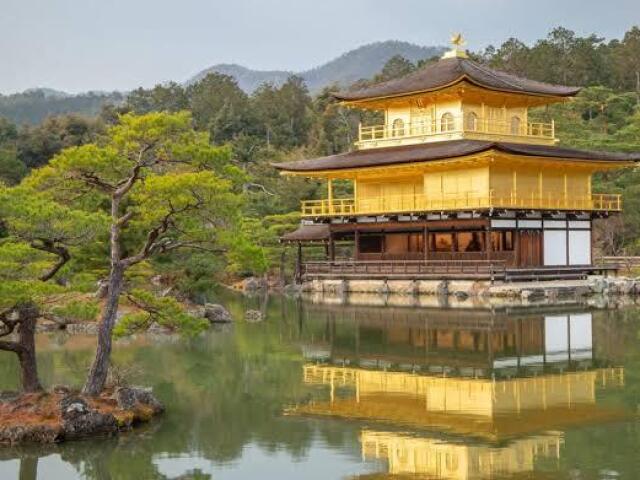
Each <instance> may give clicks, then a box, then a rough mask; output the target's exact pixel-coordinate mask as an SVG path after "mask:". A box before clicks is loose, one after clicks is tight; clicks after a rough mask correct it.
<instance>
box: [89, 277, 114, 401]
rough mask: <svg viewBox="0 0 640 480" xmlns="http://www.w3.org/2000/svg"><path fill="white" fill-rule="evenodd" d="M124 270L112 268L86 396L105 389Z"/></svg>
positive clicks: (97, 393)
mask: <svg viewBox="0 0 640 480" xmlns="http://www.w3.org/2000/svg"><path fill="white" fill-rule="evenodd" d="M123 277H124V268H123V266H122V265H120V264H116V265H114V266H112V268H111V273H110V275H109V284H108V286H107V300H106V304H105V307H104V311H103V313H102V319H101V320H100V325H99V327H98V345H97V348H96V356H95V359H94V360H93V364H92V365H91V370H90V371H89V376H88V377H87V382H86V383H85V385H84V388H83V389H82V392H83V393H84V394H85V395H90V396H94V397H95V396H97V395H99V394H100V392H102V390H103V389H104V385H105V383H106V381H107V374H108V373H109V365H110V361H111V346H112V337H111V335H112V332H113V327H114V325H115V321H116V315H117V314H118V304H119V302H120V293H121V292H122V280H123Z"/></svg>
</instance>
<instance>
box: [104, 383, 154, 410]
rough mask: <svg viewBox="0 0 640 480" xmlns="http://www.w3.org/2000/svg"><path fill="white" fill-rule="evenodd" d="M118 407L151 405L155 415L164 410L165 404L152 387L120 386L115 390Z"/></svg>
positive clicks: (130, 408) (128, 407)
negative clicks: (156, 395)
mask: <svg viewBox="0 0 640 480" xmlns="http://www.w3.org/2000/svg"><path fill="white" fill-rule="evenodd" d="M114 396H115V399H116V401H117V402H118V408H121V409H123V410H133V409H135V408H138V407H139V406H144V407H149V408H150V409H151V410H152V412H153V414H154V415H157V414H159V413H162V412H164V405H163V404H162V402H160V400H158V399H157V398H156V397H155V395H154V394H153V391H152V390H151V389H150V388H142V387H120V388H118V389H117V390H116V392H115V395H114Z"/></svg>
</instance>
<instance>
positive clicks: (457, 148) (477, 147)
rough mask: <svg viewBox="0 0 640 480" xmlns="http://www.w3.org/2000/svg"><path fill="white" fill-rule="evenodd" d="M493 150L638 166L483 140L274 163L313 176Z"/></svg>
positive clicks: (610, 156)
mask: <svg viewBox="0 0 640 480" xmlns="http://www.w3.org/2000/svg"><path fill="white" fill-rule="evenodd" d="M489 150H496V151H499V152H503V153H509V154H514V155H522V156H532V157H548V158H554V159H562V160H582V161H599V162H638V161H640V153H633V154H626V153H610V152H597V151H588V150H576V149H573V148H565V147H555V146H549V145H528V144H522V143H506V142H489V141H483V140H451V141H446V142H431V143H421V144H416V145H406V146H400V147H388V148H371V149H366V150H356V151H354V152H349V153H341V154H337V155H330V156H328V157H320V158H314V159H309V160H300V161H296V162H285V163H274V164H272V165H273V166H274V167H275V168H277V169H278V170H283V171H288V172H314V171H323V170H343V169H349V168H362V167H379V166H386V165H397V164H404V163H414V162H428V161H435V160H446V159H450V158H456V157H463V156H466V155H473V154H479V153H482V152H486V151H489Z"/></svg>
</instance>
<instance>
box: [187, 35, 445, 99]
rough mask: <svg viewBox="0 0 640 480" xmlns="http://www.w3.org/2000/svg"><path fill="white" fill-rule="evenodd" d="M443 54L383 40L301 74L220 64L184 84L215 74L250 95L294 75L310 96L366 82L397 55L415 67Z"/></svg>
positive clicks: (430, 48)
mask: <svg viewBox="0 0 640 480" xmlns="http://www.w3.org/2000/svg"><path fill="white" fill-rule="evenodd" d="M445 50H446V48H445V47H439V46H421V45H417V44H414V43H410V42H404V41H399V40H386V41H382V42H373V43H368V44H366V45H362V46H360V47H357V48H354V49H352V50H349V51H347V52H345V53H343V54H342V55H340V56H338V57H335V58H333V59H332V60H329V61H328V62H325V63H323V64H321V65H319V66H317V67H314V68H311V69H308V70H303V71H301V72H295V71H287V70H253V69H251V68H248V67H245V66H244V65H239V64H234V63H221V64H216V65H212V66H211V67H208V68H205V69H204V70H201V71H200V72H198V73H196V74H195V75H193V76H192V77H191V78H189V79H188V80H187V81H186V82H185V83H186V84H191V83H195V82H197V81H198V80H201V79H202V78H204V77H205V76H206V75H207V74H208V73H214V72H215V73H221V74H225V75H229V76H232V77H234V78H235V79H236V81H237V82H238V85H239V86H240V88H242V89H243V90H244V91H245V92H247V93H251V92H253V91H254V90H256V89H257V88H258V87H259V86H260V85H262V84H264V83H271V84H273V85H275V86H279V85H281V84H282V83H284V82H285V81H286V80H287V78H289V77H290V76H291V75H297V76H299V77H301V78H302V79H303V80H304V81H305V83H306V84H307V87H308V88H309V90H310V91H311V92H312V93H317V92H319V91H320V90H322V88H324V87H327V86H329V85H338V86H340V87H347V86H349V85H351V84H352V83H354V82H356V81H358V80H361V79H369V78H371V77H373V76H374V75H375V74H376V73H378V72H380V70H382V67H383V66H384V64H385V63H386V62H387V61H388V60H389V59H390V58H391V57H393V56H395V55H401V56H403V57H404V58H406V59H407V60H410V61H411V62H413V63H416V62H417V61H418V60H422V59H425V58H430V57H433V56H438V55H441V54H442V52H444V51H445Z"/></svg>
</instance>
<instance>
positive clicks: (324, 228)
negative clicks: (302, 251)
mask: <svg viewBox="0 0 640 480" xmlns="http://www.w3.org/2000/svg"><path fill="white" fill-rule="evenodd" d="M280 240H281V241H283V242H322V241H326V240H329V225H325V224H320V225H300V227H298V229H297V230H294V231H293V232H289V233H285V234H284V235H283V236H282V237H280Z"/></svg>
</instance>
